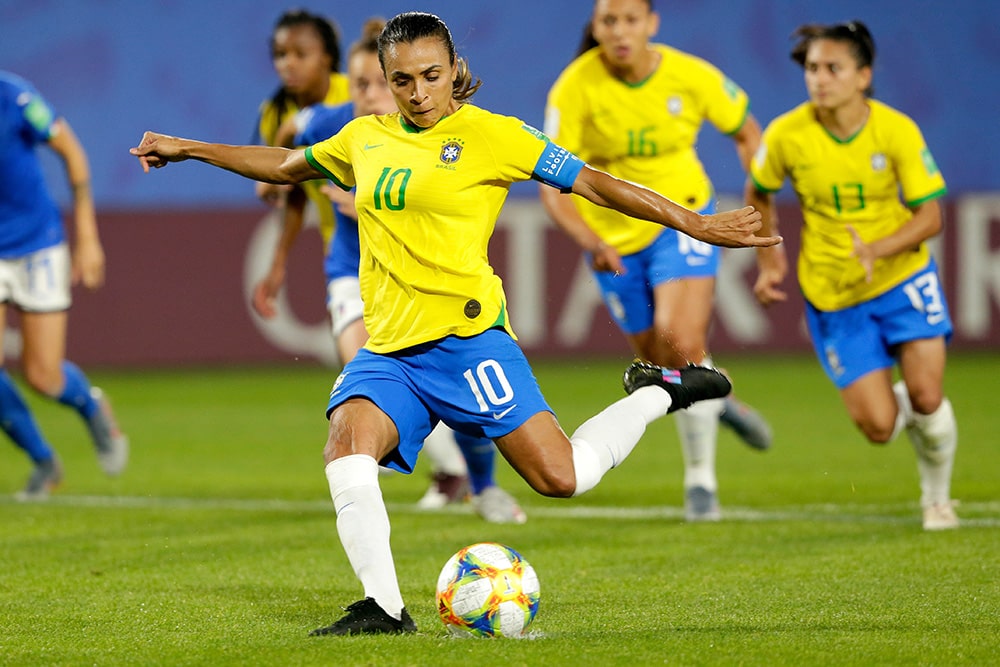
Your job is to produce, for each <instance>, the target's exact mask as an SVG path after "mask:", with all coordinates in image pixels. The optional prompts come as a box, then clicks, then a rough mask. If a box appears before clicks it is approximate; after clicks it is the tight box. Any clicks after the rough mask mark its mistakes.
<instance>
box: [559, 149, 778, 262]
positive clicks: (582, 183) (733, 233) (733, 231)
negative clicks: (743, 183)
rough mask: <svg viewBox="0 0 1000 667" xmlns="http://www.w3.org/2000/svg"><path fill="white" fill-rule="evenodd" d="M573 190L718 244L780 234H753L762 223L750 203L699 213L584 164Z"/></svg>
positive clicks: (773, 240)
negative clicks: (724, 209)
mask: <svg viewBox="0 0 1000 667" xmlns="http://www.w3.org/2000/svg"><path fill="white" fill-rule="evenodd" d="M573 192H574V193H576V194H578V195H580V196H581V197H584V198H586V199H588V200H590V201H591V202H593V203H595V204H597V205H598V206H604V207H607V208H613V209H615V210H617V211H620V212H622V213H624V214H626V215H628V216H631V217H633V218H639V219H642V220H649V221H650V222H655V223H658V224H661V225H664V226H665V227H672V228H673V229H676V230H678V231H681V232H684V233H685V234H687V235H688V236H691V237H692V238H696V239H698V240H699V241H705V242H706V243H711V244H713V245H717V246H724V247H728V248H749V247H759V246H771V245H776V244H778V243H781V237H780V236H757V235H756V232H757V230H759V229H760V226H761V222H760V220H761V218H760V213H758V212H757V211H756V210H754V208H753V207H751V206H747V207H744V208H741V209H738V210H735V211H725V212H723V213H714V214H712V215H701V214H699V213H695V212H694V211H690V210H688V209H686V208H684V207H683V206H680V205H679V204H675V203H674V202H672V201H670V200H669V199H667V198H666V197H663V196H662V195H659V194H657V193H656V192H654V191H652V190H650V189H649V188H644V187H642V186H640V185H636V184H634V183H630V182H628V181H623V180H621V179H620V178H615V177H614V176H611V175H610V174H607V173H605V172H603V171H599V170H597V169H592V168H591V167H587V166H585V167H584V168H583V170H582V171H581V172H580V174H579V175H578V176H577V177H576V181H574V183H573Z"/></svg>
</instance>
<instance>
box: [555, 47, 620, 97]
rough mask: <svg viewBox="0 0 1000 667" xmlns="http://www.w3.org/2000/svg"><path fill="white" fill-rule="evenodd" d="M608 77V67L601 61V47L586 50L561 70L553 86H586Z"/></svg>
mask: <svg viewBox="0 0 1000 667" xmlns="http://www.w3.org/2000/svg"><path fill="white" fill-rule="evenodd" d="M607 77H608V71H607V68H606V67H605V66H604V63H603V61H601V49H600V47H596V46H595V47H594V48H592V49H590V50H588V51H584V52H583V53H581V54H580V55H578V56H577V57H576V58H573V60H572V61H570V63H569V64H568V65H567V66H566V67H565V68H564V69H563V71H562V72H560V74H559V77H558V78H557V79H556V82H555V84H554V85H553V88H558V87H565V86H585V85H587V84H590V83H593V82H595V81H599V80H601V79H603V78H607Z"/></svg>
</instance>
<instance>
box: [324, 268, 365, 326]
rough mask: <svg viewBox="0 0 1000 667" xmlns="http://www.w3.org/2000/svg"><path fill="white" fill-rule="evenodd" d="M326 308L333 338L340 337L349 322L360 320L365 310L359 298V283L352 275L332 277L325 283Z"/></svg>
mask: <svg viewBox="0 0 1000 667" xmlns="http://www.w3.org/2000/svg"><path fill="white" fill-rule="evenodd" d="M326 309H327V310H329V311H330V326H331V328H332V329H333V337H334V339H337V338H340V334H342V333H344V329H346V328H347V325H349V324H350V323H351V322H354V321H355V320H360V319H361V317H362V316H363V315H364V312H365V303H364V301H362V300H361V283H359V282H358V279H357V278H355V277H354V276H345V277H343V278H334V279H333V280H331V281H330V282H329V283H327V285H326Z"/></svg>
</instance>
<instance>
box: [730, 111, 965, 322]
mask: <svg viewBox="0 0 1000 667" xmlns="http://www.w3.org/2000/svg"><path fill="white" fill-rule="evenodd" d="M868 105H869V108H870V110H871V111H870V114H869V116H868V120H867V121H866V122H865V125H864V127H863V128H861V130H860V131H858V133H857V134H855V135H854V136H853V137H851V138H850V139H848V140H846V141H843V140H840V139H837V138H835V137H834V136H832V135H831V134H830V133H829V132H827V131H826V130H825V129H824V128H823V126H822V125H820V123H819V122H818V121H817V120H816V114H815V112H814V110H813V106H812V103H810V102H806V103H804V104H802V105H800V106H798V107H796V108H795V109H792V110H791V111H789V112H787V113H785V114H784V115H782V116H779V117H778V118H776V119H775V120H774V121H773V122H771V124H770V125H768V127H767V129H766V130H765V132H764V136H763V139H762V142H761V147H760V149H759V150H758V152H757V155H755V156H754V158H753V160H752V161H751V169H750V175H751V177H752V178H753V181H754V183H755V185H756V186H757V189H758V190H761V191H762V192H774V191H777V190H779V189H780V188H781V185H782V183H783V182H784V180H785V177H786V176H788V177H789V178H790V179H791V181H792V186H793V187H794V188H795V193H796V194H797V195H798V197H799V202H800V204H801V206H802V217H803V221H804V224H805V226H804V228H803V230H802V248H801V250H800V252H799V261H798V276H799V284H800V286H801V287H802V292H803V293H804V294H805V296H806V298H807V299H808V300H809V301H810V302H811V303H812V304H813V305H814V306H816V307H817V308H819V309H820V310H839V309H841V308H846V307H848V306H853V305H856V304H858V303H861V302H862V301H866V300H868V299H871V298H873V297H876V296H878V295H880V294H883V293H884V292H886V291H887V290H889V289H891V288H893V287H895V286H896V285H898V284H900V283H901V282H903V281H904V280H905V279H906V278H907V277H909V276H910V275H912V274H913V273H914V272H915V271H917V270H919V269H921V268H923V266H924V265H926V264H927V261H928V258H929V252H928V250H927V246H926V244H921V245H920V247H919V248H917V249H915V250H913V251H912V252H905V253H901V254H898V255H894V256H892V257H886V258H884V259H880V260H877V261H876V262H875V266H874V270H873V275H872V281H871V282H870V283H869V282H866V281H865V274H864V269H863V268H862V266H861V263H860V262H859V261H858V260H857V259H856V258H854V257H852V256H851V253H852V252H853V243H852V240H851V235H850V233H849V232H848V231H847V225H852V226H853V227H854V228H855V229H856V230H857V232H858V234H859V235H860V236H861V238H862V239H863V240H864V241H866V242H872V241H874V240H876V239H880V238H884V237H886V236H888V235H890V234H892V233H893V232H895V231H896V230H897V229H899V228H900V227H901V226H902V225H903V224H904V223H905V222H906V221H907V220H909V219H910V217H911V216H912V213H911V212H910V209H909V208H907V207H908V206H909V207H913V206H917V205H919V204H921V203H923V202H926V201H930V200H932V199H935V198H937V197H940V196H942V195H944V194H945V192H946V188H945V182H944V178H943V177H942V176H941V172H940V171H938V168H937V165H936V164H935V163H934V158H933V157H932V156H931V153H930V151H929V150H928V149H927V145H926V143H924V138H923V135H921V133H920V129H919V128H918V127H917V125H916V123H914V122H913V121H912V120H911V119H910V118H909V117H908V116H906V115H905V114H902V113H900V112H899V111H896V110H895V109H893V108H892V107H889V106H887V105H885V104H882V103H881V102H878V101H876V100H869V101H868ZM900 189H902V196H903V200H904V201H905V204H904V203H903V202H902V201H900Z"/></svg>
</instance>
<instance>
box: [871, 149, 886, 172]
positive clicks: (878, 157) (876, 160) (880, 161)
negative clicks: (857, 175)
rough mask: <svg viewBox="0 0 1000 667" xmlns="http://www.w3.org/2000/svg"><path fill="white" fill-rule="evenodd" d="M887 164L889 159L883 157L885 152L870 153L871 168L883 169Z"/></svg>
mask: <svg viewBox="0 0 1000 667" xmlns="http://www.w3.org/2000/svg"><path fill="white" fill-rule="evenodd" d="M888 165H889V160H888V159H887V158H886V157H885V153H874V154H873V155H872V169H873V170H874V171H885V168H886V167H887V166H888Z"/></svg>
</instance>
